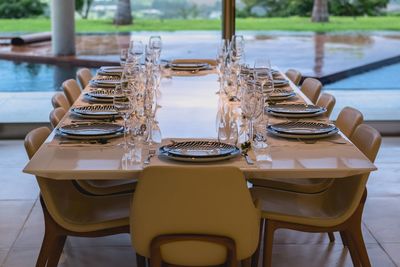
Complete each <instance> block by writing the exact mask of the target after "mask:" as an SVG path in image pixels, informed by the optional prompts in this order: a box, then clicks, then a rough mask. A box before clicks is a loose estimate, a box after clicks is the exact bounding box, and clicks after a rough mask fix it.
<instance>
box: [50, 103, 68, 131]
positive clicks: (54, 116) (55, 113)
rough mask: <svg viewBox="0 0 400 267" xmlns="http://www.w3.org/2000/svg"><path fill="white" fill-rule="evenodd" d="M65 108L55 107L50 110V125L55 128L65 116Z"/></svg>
mask: <svg viewBox="0 0 400 267" xmlns="http://www.w3.org/2000/svg"><path fill="white" fill-rule="evenodd" d="M65 113H66V112H65V110H64V109H63V108H56V109H53V110H52V111H51V112H50V115H49V119H50V124H51V127H53V128H56V127H57V125H58V124H59V123H60V121H61V120H62V118H64V116H65Z"/></svg>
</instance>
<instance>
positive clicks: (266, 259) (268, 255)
mask: <svg viewBox="0 0 400 267" xmlns="http://www.w3.org/2000/svg"><path fill="white" fill-rule="evenodd" d="M264 229H265V231H264V253H263V267H271V265H272V246H273V242H274V232H275V229H276V228H275V225H274V222H272V221H270V220H265V227H264Z"/></svg>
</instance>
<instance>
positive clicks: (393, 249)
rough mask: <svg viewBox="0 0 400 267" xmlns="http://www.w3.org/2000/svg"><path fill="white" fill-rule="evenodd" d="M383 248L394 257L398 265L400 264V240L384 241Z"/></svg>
mask: <svg viewBox="0 0 400 267" xmlns="http://www.w3.org/2000/svg"><path fill="white" fill-rule="evenodd" d="M382 246H383V249H384V250H385V251H386V253H387V254H389V256H390V257H391V258H392V260H393V261H394V262H395V263H396V265H397V266H400V253H399V252H400V241H399V243H383V244H382Z"/></svg>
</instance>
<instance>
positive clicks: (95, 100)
mask: <svg viewBox="0 0 400 267" xmlns="http://www.w3.org/2000/svg"><path fill="white" fill-rule="evenodd" d="M83 98H84V99H86V100H87V101H89V102H90V103H104V104H111V103H113V101H114V98H97V97H94V96H90V95H88V93H85V94H84V95H83Z"/></svg>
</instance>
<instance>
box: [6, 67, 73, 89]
mask: <svg viewBox="0 0 400 267" xmlns="http://www.w3.org/2000/svg"><path fill="white" fill-rule="evenodd" d="M77 69H78V68H77V67H73V66H65V65H48V64H37V63H27V62H16V61H9V60H0V74H1V82H0V92H46V91H58V90H60V86H61V84H62V82H63V81H65V80H67V79H71V78H75V75H76V71H77Z"/></svg>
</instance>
